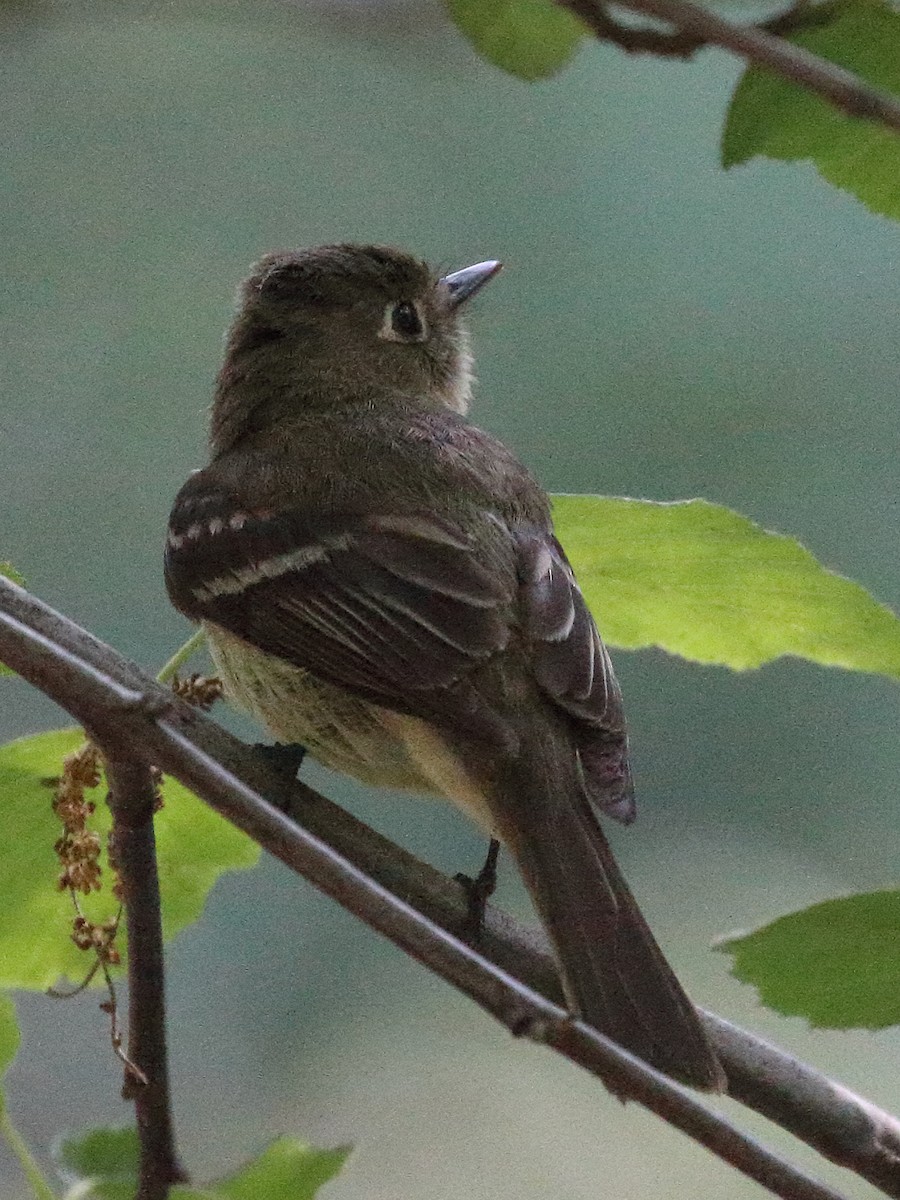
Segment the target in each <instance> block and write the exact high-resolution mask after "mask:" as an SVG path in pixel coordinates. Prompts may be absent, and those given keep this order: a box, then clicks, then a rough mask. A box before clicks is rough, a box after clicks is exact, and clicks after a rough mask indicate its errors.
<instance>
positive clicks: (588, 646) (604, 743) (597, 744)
mask: <svg viewBox="0 0 900 1200" xmlns="http://www.w3.org/2000/svg"><path fill="white" fill-rule="evenodd" d="M516 540H517V543H518V548H519V553H518V563H519V575H520V579H521V584H520V612H521V619H522V622H523V625H524V628H525V633H526V636H527V639H528V642H529V644H530V649H531V665H532V670H533V671H534V674H535V678H536V679H537V682H538V684H539V685H540V687H541V689H542V690H543V692H544V693H545V695H547V696H549V697H550V699H551V700H553V701H554V702H555V703H556V704H557V705H558V706H559V707H560V708H562V709H564V710H565V711H566V712H567V713H569V714H570V715H571V716H572V717H574V718H575V720H574V721H573V726H572V728H573V734H574V738H575V743H576V746H577V749H578V756H579V760H580V762H581V768H582V774H583V777H584V782H585V789H586V792H587V795H588V799H589V800H590V801H591V802H592V803H593V804H594V805H596V806H597V807H598V808H600V809H602V810H603V811H604V812H607V813H608V814H609V815H610V816H613V817H616V818H617V820H620V821H624V822H626V823H628V822H630V821H632V820H634V815H635V806H634V789H633V786H632V781H631V770H630V766H629V762H628V735H627V733H626V729H625V712H624V708H623V705H622V693H621V691H620V689H619V683H618V680H617V679H616V676H615V672H614V671H613V666H612V663H611V662H610V658H609V654H608V653H607V650H606V647H605V646H604V644H603V639H602V638H601V637H600V634H599V632H598V630H597V626H596V624H595V623H594V618H593V617H592V616H591V613H590V610H589V609H588V606H587V604H586V603H585V599H584V596H583V595H582V593H581V588H580V587H579V586H578V581H577V580H576V578H575V573H574V572H573V570H572V567H571V565H570V564H569V560H568V559H567V558H566V554H565V551H564V550H563V548H562V546H561V545H560V544H559V542H558V541H557V540H556V538H555V537H554V536H553V535H552V534H551V533H548V532H546V531H544V530H528V529H524V530H519V531H518V533H517V539H516Z"/></svg>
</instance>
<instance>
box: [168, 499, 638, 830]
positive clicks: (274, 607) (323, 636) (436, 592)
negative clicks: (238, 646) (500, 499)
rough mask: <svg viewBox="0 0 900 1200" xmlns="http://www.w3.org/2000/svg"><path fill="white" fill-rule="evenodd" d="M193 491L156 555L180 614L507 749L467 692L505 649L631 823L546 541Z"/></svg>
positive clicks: (563, 564) (614, 693)
mask: <svg viewBox="0 0 900 1200" xmlns="http://www.w3.org/2000/svg"><path fill="white" fill-rule="evenodd" d="M196 478H197V477H195V479H196ZM192 484H193V486H191V485H188V487H186V488H185V489H183V492H182V495H181V497H180V498H179V501H178V502H176V507H175V510H174V512H173V514H172V520H171V525H170V531H169V538H168V543H167V547H166V580H167V584H168V587H169V592H170V595H171V597H172V600H173V602H174V603H175V605H176V606H177V607H178V608H180V609H181V610H182V611H183V612H185V613H187V614H188V615H189V616H191V617H193V618H194V619H195V620H201V619H202V620H208V621H212V622H214V623H215V624H217V625H219V626H221V627H223V628H225V629H227V630H229V631H230V632H231V633H233V634H236V635H237V636H239V637H241V638H243V639H244V640H245V641H248V642H250V643H252V644H253V645H255V646H257V647H259V648H260V649H262V650H265V651H267V652H268V653H270V654H275V655H278V656H279V657H281V658H283V659H286V660H287V661H288V662H292V663H294V664H296V665H297V666H301V667H304V668H305V669H307V670H309V671H312V672H313V673H314V674H316V675H319V676H320V677H321V678H323V679H327V680H329V681H330V682H332V683H335V684H337V685H339V686H341V687H344V688H346V689H347V690H349V691H351V692H354V693H356V694H358V695H360V696H363V697H365V698H367V699H370V700H373V701H375V702H376V703H379V704H382V705H384V706H385V707H388V708H394V709H397V710H398V711H401V712H407V713H413V714H415V715H418V716H422V717H426V718H428V717H431V718H437V719H440V717H441V716H442V715H443V716H445V717H449V716H450V715H451V713H452V715H453V717H454V719H455V720H456V721H459V720H461V719H464V720H469V721H470V723H471V724H472V726H473V728H474V727H475V726H480V728H481V732H482V733H483V734H485V735H486V736H488V737H492V736H493V737H496V736H501V737H502V725H503V721H502V714H500V713H496V714H494V715H493V717H491V715H490V713H489V712H488V711H487V707H486V705H487V702H486V701H485V703H482V702H481V700H480V698H479V697H478V695H477V692H476V691H475V690H473V688H471V687H470V686H469V684H468V680H469V677H470V675H471V673H472V670H473V668H475V667H477V666H478V665H479V664H480V663H483V662H485V661H486V660H488V659H490V658H491V657H492V656H494V655H497V654H498V653H499V652H502V651H503V650H505V649H506V648H507V646H508V645H509V644H510V642H511V640H513V639H514V640H515V642H516V644H517V648H518V650H519V653H517V655H516V659H517V660H518V661H519V662H521V661H523V660H524V661H525V662H527V663H528V664H529V665H530V669H531V671H532V672H533V675H534V678H535V680H536V682H537V683H538V685H539V687H540V689H541V690H542V692H543V693H544V694H545V695H546V696H547V698H548V699H550V700H551V701H552V702H553V703H554V704H556V705H558V706H559V708H561V709H562V710H564V711H565V713H566V714H567V715H568V716H569V718H571V721H572V728H573V732H574V736H575V743H576V746H577V748H578V752H579V757H580V759H581V763H582V769H583V773H584V777H585V782H586V786H587V791H588V794H589V796H590V797H591V799H592V800H593V801H594V802H595V803H597V804H598V805H599V806H600V807H602V808H605V809H607V810H608V811H611V812H612V813H613V814H614V815H617V816H619V817H625V818H626V819H627V818H628V816H629V815H630V813H629V812H628V811H626V810H625V808H623V807H622V803H623V796H625V794H626V793H628V794H629V795H630V792H629V779H628V767H627V754H626V743H625V733H624V720H623V715H622V702H621V696H620V693H619V688H618V685H617V683H616V680H615V676H614V675H613V672H612V667H611V665H610V662H609V657H608V655H607V653H606V649H605V647H604V646H603V643H602V641H601V640H600V636H599V634H598V633H597V629H596V626H595V625H594V621H593V619H592V617H591V615H590V612H589V611H588V608H587V605H586V604H585V602H584V598H583V596H582V595H581V591H580V589H579V588H578V585H577V582H576V581H575V577H574V575H573V573H572V570H571V567H570V566H569V564H568V562H567V560H566V557H565V554H564V553H563V551H562V549H561V547H560V546H559V544H558V543H557V542H556V540H555V538H553V536H552V535H551V534H549V533H548V532H547V531H545V530H540V529H537V528H534V527H530V526H529V527H519V526H516V527H514V528H512V529H511V528H509V526H507V525H506V524H505V523H504V522H503V521H501V520H500V519H499V518H498V517H497V516H496V514H490V513H487V512H485V513H483V514H478V515H477V516H476V524H477V525H478V528H477V529H476V530H474V532H473V533H468V532H466V531H464V530H463V529H462V528H461V526H460V524H459V523H458V522H456V521H454V520H451V519H447V518H445V517H438V516H436V515H434V514H430V513H429V514H416V513H412V514H409V513H407V514H392V513H373V514H365V515H363V514H353V513H345V514H338V515H334V516H331V517H330V518H328V520H327V521H321V520H317V521H316V522H315V523H312V522H310V520H309V519H308V517H304V515H303V514H302V513H299V512H296V511H291V510H287V511H284V510H282V511H278V512H273V511H271V510H266V509H260V510H255V511H254V510H243V509H241V508H240V507H238V506H237V505H236V504H235V503H234V501H233V500H231V499H230V498H229V497H228V495H227V494H226V493H225V492H223V491H219V490H217V489H216V488H215V487H212V486H210V487H208V488H206V487H204V486H202V483H201V482H200V481H199V480H198V482H197V483H196V484H194V481H192Z"/></svg>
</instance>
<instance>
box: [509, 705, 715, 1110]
mask: <svg viewBox="0 0 900 1200" xmlns="http://www.w3.org/2000/svg"><path fill="white" fill-rule="evenodd" d="M520 746H521V750H520V753H519V754H518V755H516V756H515V757H512V756H510V757H505V756H500V761H498V762H495V764H494V767H493V769H492V770H491V772H490V774H491V777H492V778H491V781H490V788H489V805H490V809H491V814H492V817H493V820H494V823H495V825H496V827H497V829H498V832H499V835H500V837H501V838H502V839H503V841H504V842H505V843H506V845H507V846H508V847H509V848H510V850H511V851H512V853H513V855H514V856H515V858H516V860H517V862H518V864H519V868H520V870H521V872H522V875H523V877H524V880H525V883H526V884H527V886H528V889H529V891H530V892H531V895H532V898H533V900H534V904H535V907H536V908H537V911H538V913H539V915H540V917H541V920H542V921H543V923H544V926H545V927H546V929H547V932H548V934H549V935H550V938H551V941H552V943H553V945H554V948H555V951H556V955H557V958H558V960H559V964H560V968H561V973H562V979H563V986H564V990H565V993H566V998H567V1000H568V1003H569V1005H570V1006H571V1008H572V1010H573V1011H574V1012H575V1013H577V1014H578V1015H579V1016H580V1017H582V1018H583V1019H584V1020H585V1021H587V1022H588V1023H589V1024H590V1025H593V1026H594V1027H595V1028H596V1029H598V1030H599V1031H600V1032H601V1033H605V1034H607V1035H608V1036H609V1037H611V1038H613V1039H614V1040H615V1041H617V1042H618V1043H619V1044H620V1045H622V1046H624V1047H626V1048H627V1049H628V1050H631V1051H633V1052H634V1053H635V1054H637V1055H639V1056H640V1057H641V1058H643V1059H644V1060H645V1061H646V1062H649V1063H651V1064H652V1065H653V1066H655V1067H657V1068H658V1069H659V1070H661V1071H664V1072H665V1073H666V1074H668V1075H671V1076H673V1077H674V1078H676V1079H678V1080H680V1081H682V1082H683V1083H687V1084H690V1085H691V1086H693V1087H695V1088H701V1089H703V1090H705V1091H721V1090H723V1088H724V1085H725V1076H724V1073H723V1071H722V1068H721V1066H720V1064H719V1061H718V1059H717V1057H716V1055H715V1052H714V1051H713V1049H712V1047H711V1045H710V1043H709V1040H708V1038H707V1036H706V1033H705V1031H704V1029H703V1026H702V1025H701V1023H700V1019H699V1016H698V1014H697V1010H696V1009H695V1008H694V1006H693V1004H692V1003H691V1001H690V1000H689V999H688V997H687V996H686V995H685V993H684V991H683V989H682V987H681V984H680V983H679V982H678V980H677V979H676V978H675V975H674V973H673V971H672V969H671V967H670V966H669V964H668V963H667V962H666V960H665V958H664V957H663V954H662V951H661V950H660V949H659V947H658V946H657V944H656V941H655V939H654V937H653V934H652V933H651V932H650V929H649V927H648V926H647V922H646V921H645V920H644V918H643V916H642V914H641V911H640V909H639V908H638V906H637V904H636V902H635V900H634V897H633V896H632V895H631V892H630V891H629V889H628V885H627V884H626V883H625V880H624V879H623V877H622V874H621V872H620V870H619V868H618V865H617V864H616V861H615V859H614V858H613V855H612V851H611V850H610V848H609V844H608V843H607V841H606V838H605V836H604V834H603V831H602V830H601V828H600V826H599V824H598V821H597V818H596V816H595V815H594V813H593V811H592V809H591V807H590V805H589V804H588V802H587V800H586V798H585V795H584V787H583V784H582V781H581V776H580V771H579V767H578V763H577V760H576V757H575V753H574V751H573V749H572V747H571V741H570V739H569V737H567V736H566V735H565V734H564V733H563V732H562V731H561V730H559V729H557V728H554V726H553V724H552V723H542V724H540V725H538V723H537V722H529V728H528V729H527V731H523V736H522V737H521V741H520Z"/></svg>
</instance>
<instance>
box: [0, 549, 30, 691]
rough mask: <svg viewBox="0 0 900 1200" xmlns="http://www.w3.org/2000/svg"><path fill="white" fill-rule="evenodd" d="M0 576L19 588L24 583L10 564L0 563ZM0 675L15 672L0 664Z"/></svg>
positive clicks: (13, 673)
mask: <svg viewBox="0 0 900 1200" xmlns="http://www.w3.org/2000/svg"><path fill="white" fill-rule="evenodd" d="M0 575H3V576H4V577H5V578H6V579H11V580H12V581H13V583H17V584H18V585H19V586H20V587H21V586H22V584H23V583H24V582H25V581H24V580H23V578H22V576H21V575H20V574H19V572H18V571H17V570H15V568H14V567H13V565H12V563H8V562H0ZM0 675H15V671H13V670H11V669H10V668H9V667H8V666H7V665H6V664H5V663H0Z"/></svg>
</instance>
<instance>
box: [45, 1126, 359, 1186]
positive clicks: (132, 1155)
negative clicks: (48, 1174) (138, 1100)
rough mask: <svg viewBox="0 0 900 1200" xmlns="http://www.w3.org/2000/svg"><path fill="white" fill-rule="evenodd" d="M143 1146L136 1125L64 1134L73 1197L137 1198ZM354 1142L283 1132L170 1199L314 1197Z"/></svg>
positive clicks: (65, 1170)
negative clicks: (311, 1140)
mask: <svg viewBox="0 0 900 1200" xmlns="http://www.w3.org/2000/svg"><path fill="white" fill-rule="evenodd" d="M139 1151H140V1147H139V1144H138V1138H137V1133H136V1131H135V1130H133V1129H92V1130H89V1131H88V1132H87V1133H85V1134H81V1135H80V1136H78V1137H73V1138H66V1139H64V1140H63V1141H62V1142H61V1143H60V1145H59V1147H58V1148H57V1156H56V1157H57V1162H58V1165H59V1169H60V1174H62V1175H63V1176H64V1177H65V1178H66V1180H67V1181H69V1182H71V1187H70V1189H69V1191H68V1193H67V1200H76V1198H77V1200H131V1197H133V1196H134V1194H135V1189H136V1185H137V1170H138V1159H139ZM349 1153H350V1151H349V1147H338V1148H337V1149H335V1150H317V1149H315V1148H314V1147H312V1146H307V1145H305V1144H304V1143H303V1142H298V1141H296V1140H295V1139H293V1138H279V1139H278V1140H277V1141H274V1142H272V1143H271V1144H270V1145H269V1146H267V1147H266V1149H265V1150H263V1152H262V1153H261V1154H259V1155H258V1156H257V1157H256V1158H255V1159H252V1160H251V1161H249V1162H247V1163H244V1164H243V1166H241V1167H240V1168H238V1170H237V1171H235V1172H234V1173H233V1174H231V1175H228V1176H225V1177H224V1178H222V1179H219V1180H216V1181H213V1182H211V1183H206V1184H201V1185H199V1186H196V1187H193V1186H192V1187H187V1186H184V1185H182V1184H178V1185H176V1186H175V1187H173V1188H171V1189H170V1191H169V1196H170V1200H313V1198H314V1197H315V1196H316V1195H318V1192H319V1189H320V1188H321V1187H322V1186H323V1184H326V1183H327V1182H328V1181H329V1180H330V1179H333V1178H334V1177H335V1176H336V1175H337V1174H338V1172H339V1171H340V1170H341V1168H342V1166H343V1165H344V1163H345V1161H346V1159H347V1155H348V1154H349Z"/></svg>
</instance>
